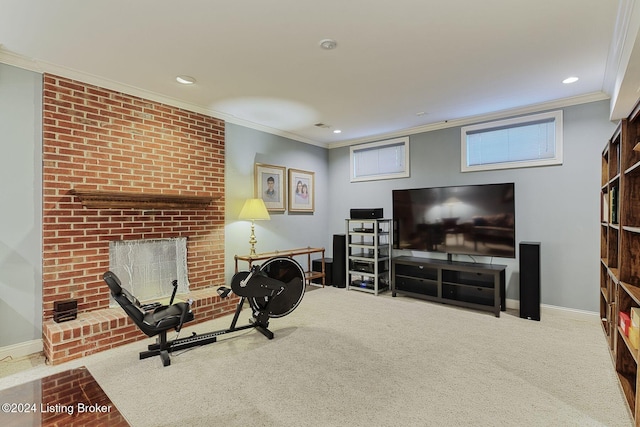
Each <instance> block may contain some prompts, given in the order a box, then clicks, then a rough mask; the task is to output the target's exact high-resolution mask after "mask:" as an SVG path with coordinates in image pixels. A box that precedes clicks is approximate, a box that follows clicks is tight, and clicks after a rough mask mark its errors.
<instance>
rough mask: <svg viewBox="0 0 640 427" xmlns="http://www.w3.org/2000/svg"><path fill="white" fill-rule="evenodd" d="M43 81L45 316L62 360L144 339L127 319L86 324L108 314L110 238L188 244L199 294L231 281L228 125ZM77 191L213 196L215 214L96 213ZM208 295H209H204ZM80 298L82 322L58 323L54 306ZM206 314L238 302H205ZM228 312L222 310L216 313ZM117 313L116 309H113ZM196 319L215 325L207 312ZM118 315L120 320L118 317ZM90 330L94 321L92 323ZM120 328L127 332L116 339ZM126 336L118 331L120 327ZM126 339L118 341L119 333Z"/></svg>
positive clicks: (50, 350)
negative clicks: (227, 269)
mask: <svg viewBox="0 0 640 427" xmlns="http://www.w3.org/2000/svg"><path fill="white" fill-rule="evenodd" d="M43 78H44V82H43V110H44V111H43V121H44V123H43V151H44V152H43V197H44V200H43V228H44V230H43V311H44V312H43V319H44V323H45V324H44V327H43V330H44V333H43V335H44V337H43V338H44V347H45V356H47V358H48V359H49V361H51V362H53V363H58V362H60V361H65V360H70V359H73V358H75V357H80V356H82V355H85V354H90V353H94V352H97V351H101V350H104V349H107V348H110V347H112V346H115V345H119V344H121V343H124V342H130V341H131V340H135V339H139V338H142V337H143V335H141V334H139V333H137V331H135V328H131V327H130V326H131V325H130V324H129V323H128V322H127V320H128V319H125V320H123V319H116V320H115V321H114V320H113V319H111V321H107V322H102V321H101V322H98V323H99V324H100V325H99V326H98V327H95V325H91V327H88V328H87V326H88V323H87V321H86V319H89V318H95V316H94V315H92V313H93V314H95V313H97V312H101V311H104V310H107V311H108V310H109V309H108V307H109V293H108V288H107V286H106V285H105V283H104V282H103V281H102V277H101V276H102V274H103V273H104V272H105V271H106V270H108V269H109V241H111V240H128V239H157V238H169V237H179V236H182V237H187V254H188V255H187V265H188V271H189V281H190V285H191V290H193V291H198V290H199V291H205V292H206V289H207V288H212V289H214V288H216V287H217V286H220V285H223V284H224V188H225V185H224V184H225V183H224V167H225V135H224V122H223V121H222V120H219V119H216V118H212V117H209V116H206V115H203V114H198V113H194V112H190V111H186V110H183V109H180V108H176V107H171V106H168V105H164V104H160V103H158V102H153V101H149V100H145V99H142V98H138V97H135V96H130V95H126V94H123V93H119V92H114V91H111V90H107V89H103V88H100V87H96V86H92V85H88V84H84V83H81V82H78V81H73V80H69V79H66V78H62V77H58V76H54V75H50V74H45V75H44V77H43ZM72 190H85V191H86V190H102V191H114V192H136V193H137V192H140V193H145V194H146V193H153V194H163V195H188V196H211V197H216V200H215V201H214V202H213V203H212V204H211V205H210V206H209V207H206V208H190V209H176V208H173V209H157V210H156V209H154V210H149V211H145V210H141V209H136V208H118V207H114V208H109V209H105V208H87V207H84V206H83V205H82V203H81V201H80V200H79V199H78V197H76V196H74V195H73V194H72ZM201 293H202V292H201ZM69 298H73V299H76V300H77V301H78V312H79V317H78V320H77V321H80V320H81V319H83V318H84V319H85V323H84V324H83V325H80V324H79V325H76V326H75V327H76V329H77V330H76V329H73V328H74V326H73V325H72V322H77V321H72V322H68V323H69V325H65V328H66V329H69V328H71V332H69V331H66V332H64V331H61V330H60V329H59V328H60V327H62V326H61V325H62V324H60V325H57V324H54V323H53V321H52V320H51V318H52V316H53V304H54V302H55V301H60V300H65V299H69ZM200 301H207V302H206V304H209V305H212V306H214V307H202V310H200V311H201V312H202V313H205V312H206V313H207V314H208V315H211V314H212V313H216V314H227V313H228V312H230V311H231V310H233V308H234V307H233V304H230V303H229V301H220V299H219V298H218V297H213V298H203V299H202V300H200ZM215 306H219V309H215ZM112 310H113V309H112ZM195 314H196V321H204V320H209V319H211V317H210V316H209V317H208V318H204V317H203V316H202V315H199V312H198V310H197V305H196V310H195ZM116 317H118V316H116ZM89 323H90V322H89ZM110 326H114V327H125V328H127V329H126V331H125V333H121V334H115V333H110V330H111V329H113V328H111V327H110ZM116 329H117V328H116ZM116 335H117V336H116Z"/></svg>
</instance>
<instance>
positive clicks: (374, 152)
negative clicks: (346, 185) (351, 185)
mask: <svg viewBox="0 0 640 427" xmlns="http://www.w3.org/2000/svg"><path fill="white" fill-rule="evenodd" d="M349 160H350V169H351V182H359V181H374V180H379V179H392V178H407V177H408V176H409V138H408V137H404V138H395V139H389V140H386V141H378V142H372V143H369V144H360V145H354V146H352V147H351V148H350V153H349Z"/></svg>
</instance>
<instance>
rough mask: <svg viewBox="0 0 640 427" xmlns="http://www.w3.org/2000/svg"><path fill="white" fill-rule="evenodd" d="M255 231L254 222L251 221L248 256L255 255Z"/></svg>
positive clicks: (256, 241)
mask: <svg viewBox="0 0 640 427" xmlns="http://www.w3.org/2000/svg"><path fill="white" fill-rule="evenodd" d="M255 231H256V230H255V223H254V222H253V221H251V236H250V237H249V244H250V245H251V250H250V252H249V256H254V255H256V243H258V240H257V239H256V233H255Z"/></svg>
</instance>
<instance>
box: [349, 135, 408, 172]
mask: <svg viewBox="0 0 640 427" xmlns="http://www.w3.org/2000/svg"><path fill="white" fill-rule="evenodd" d="M396 145H402V147H403V150H404V167H403V168H401V169H398V171H397V172H391V173H374V174H371V175H365V176H356V174H357V171H356V170H355V159H356V157H357V156H358V154H359V153H363V152H365V151H371V150H382V149H384V148H388V147H392V146H396ZM349 176H350V178H351V182H362V181H378V180H383V179H395V178H408V177H409V176H410V165H409V137H408V136H405V137H401V138H394V139H387V140H384V141H377V142H370V143H367V144H359V145H352V146H351V147H349Z"/></svg>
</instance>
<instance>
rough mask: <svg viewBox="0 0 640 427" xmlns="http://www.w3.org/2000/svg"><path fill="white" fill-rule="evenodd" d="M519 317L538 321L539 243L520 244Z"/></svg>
mask: <svg viewBox="0 0 640 427" xmlns="http://www.w3.org/2000/svg"><path fill="white" fill-rule="evenodd" d="M520 317H522V318H523V319H530V320H540V243H539V242H520Z"/></svg>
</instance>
